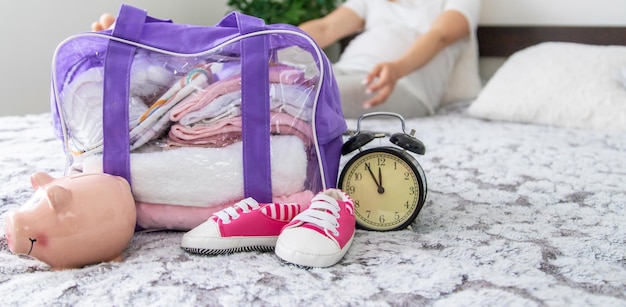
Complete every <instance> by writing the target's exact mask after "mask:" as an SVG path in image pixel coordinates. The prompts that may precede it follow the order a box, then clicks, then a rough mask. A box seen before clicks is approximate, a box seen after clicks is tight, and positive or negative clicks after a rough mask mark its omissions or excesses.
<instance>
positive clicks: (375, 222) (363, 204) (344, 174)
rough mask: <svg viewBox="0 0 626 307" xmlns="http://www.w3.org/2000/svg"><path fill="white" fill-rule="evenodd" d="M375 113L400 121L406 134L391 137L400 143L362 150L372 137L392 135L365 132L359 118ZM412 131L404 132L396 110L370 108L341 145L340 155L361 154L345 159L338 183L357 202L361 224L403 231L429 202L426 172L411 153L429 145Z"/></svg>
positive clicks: (357, 219)
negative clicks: (380, 110)
mask: <svg viewBox="0 0 626 307" xmlns="http://www.w3.org/2000/svg"><path fill="white" fill-rule="evenodd" d="M373 116H391V117H396V118H398V119H400V121H401V123H402V132H398V133H395V134H392V135H391V136H390V138H389V141H390V142H391V143H392V144H394V145H396V146H379V147H373V148H369V149H366V150H362V147H363V146H364V145H365V144H367V143H369V142H371V141H372V140H374V139H376V138H384V137H387V136H388V135H387V134H384V133H372V132H364V131H361V121H362V120H364V119H365V118H368V117H373ZM414 134H415V131H414V130H413V131H411V134H407V133H406V132H405V124H404V118H403V117H402V116H401V115H399V114H397V113H391V112H372V113H367V114H364V115H362V116H361V117H359V119H358V121H357V129H356V132H355V133H354V135H352V136H351V137H350V138H349V139H348V140H347V141H346V142H345V143H344V144H343V146H342V148H341V154H342V155H347V154H349V153H351V152H353V151H355V150H359V152H358V153H357V154H356V155H354V156H353V157H352V158H350V159H349V160H348V161H347V162H346V164H345V166H344V167H343V169H342V171H341V174H340V176H339V182H338V185H337V186H338V187H339V188H340V189H342V190H343V191H345V192H346V193H347V194H348V195H350V197H351V198H352V200H353V201H354V208H355V217H356V222H357V226H358V227H360V228H363V229H367V230H375V231H392V230H399V229H404V228H406V227H407V226H409V225H410V224H411V223H413V221H415V219H416V218H417V215H418V214H419V212H420V210H421V209H422V206H423V205H424V201H425V200H426V193H427V186H426V176H425V175H424V171H423V169H422V167H421V166H420V164H419V163H418V162H417V160H416V159H415V157H413V155H411V154H410V153H409V152H413V153H416V154H419V155H423V154H424V153H425V152H426V147H425V146H424V144H423V143H422V142H421V141H420V140H418V139H417V138H415V137H414ZM407 151H408V152H407Z"/></svg>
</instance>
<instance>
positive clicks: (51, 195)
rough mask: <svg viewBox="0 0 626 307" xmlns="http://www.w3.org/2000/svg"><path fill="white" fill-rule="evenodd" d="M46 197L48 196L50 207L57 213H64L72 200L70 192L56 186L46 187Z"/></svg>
mask: <svg viewBox="0 0 626 307" xmlns="http://www.w3.org/2000/svg"><path fill="white" fill-rule="evenodd" d="M46 195H48V201H49V202H50V207H51V208H52V209H53V210H54V211H57V212H64V211H65V210H66V209H67V207H69V204H70V201H71V200H72V192H70V190H68V189H66V188H64V187H62V186H58V185H53V186H50V187H48V188H47V189H46Z"/></svg>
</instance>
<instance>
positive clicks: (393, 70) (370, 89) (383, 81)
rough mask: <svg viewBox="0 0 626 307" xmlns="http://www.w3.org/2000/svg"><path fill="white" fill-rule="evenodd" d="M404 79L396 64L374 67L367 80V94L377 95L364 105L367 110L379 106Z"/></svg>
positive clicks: (389, 63) (383, 64) (382, 64)
mask: <svg viewBox="0 0 626 307" xmlns="http://www.w3.org/2000/svg"><path fill="white" fill-rule="evenodd" d="M401 77H402V74H401V72H400V68H399V67H398V64H397V63H396V62H386V63H380V64H378V65H376V66H375V67H374V69H372V70H371V71H370V73H369V74H368V75H367V77H366V79H365V81H364V82H365V86H366V87H367V90H366V91H367V93H368V94H369V93H376V95H374V97H372V98H370V99H368V100H367V101H365V102H364V103H363V107H364V108H365V109H369V108H371V107H373V106H376V105H379V104H381V103H383V102H385V100H387V98H389V95H391V93H392V92H393V89H394V88H395V87H396V83H397V82H398V79H400V78H401Z"/></svg>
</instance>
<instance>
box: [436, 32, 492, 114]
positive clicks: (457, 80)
mask: <svg viewBox="0 0 626 307" xmlns="http://www.w3.org/2000/svg"><path fill="white" fill-rule="evenodd" d="M481 89H482V81H481V79H480V75H479V73H478V45H477V43H476V39H475V38H474V37H473V38H472V39H471V40H470V43H469V44H468V45H467V47H466V48H465V50H463V52H462V53H461V54H460V55H459V58H458V59H457V61H456V63H455V64H454V68H453V70H452V75H451V76H450V80H449V81H448V87H447V88H446V90H445V92H444V94H443V98H442V100H441V105H446V104H450V103H453V102H458V101H467V100H472V99H474V98H476V96H478V93H480V90H481Z"/></svg>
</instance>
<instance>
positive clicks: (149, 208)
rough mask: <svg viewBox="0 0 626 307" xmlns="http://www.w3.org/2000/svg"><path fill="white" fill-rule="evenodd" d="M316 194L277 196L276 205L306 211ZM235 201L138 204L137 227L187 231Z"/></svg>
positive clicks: (307, 191)
mask: <svg viewBox="0 0 626 307" xmlns="http://www.w3.org/2000/svg"><path fill="white" fill-rule="evenodd" d="M313 196H314V194H313V192H312V191H310V190H304V191H301V192H297V193H293V194H291V195H282V196H276V197H274V199H273V200H272V201H273V202H275V203H298V204H300V205H301V206H303V208H304V209H306V206H307V205H308V204H309V203H310V202H311V199H312V198H313ZM238 201H240V199H238V200H233V201H229V202H225V203H223V204H219V205H215V206H212V207H195V206H180V205H166V204H152V203H146V202H137V203H136V204H137V225H138V226H140V227H142V228H144V229H171V230H183V231H187V230H190V229H193V228H195V227H196V226H198V225H200V224H202V223H204V222H205V221H206V220H207V219H208V218H209V217H210V216H211V215H212V214H213V213H215V212H217V211H220V210H222V209H224V208H228V207H231V206H232V205H234V204H235V203H237V202H238Z"/></svg>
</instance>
